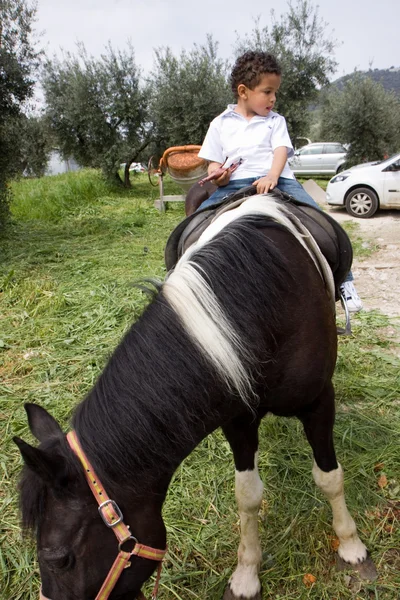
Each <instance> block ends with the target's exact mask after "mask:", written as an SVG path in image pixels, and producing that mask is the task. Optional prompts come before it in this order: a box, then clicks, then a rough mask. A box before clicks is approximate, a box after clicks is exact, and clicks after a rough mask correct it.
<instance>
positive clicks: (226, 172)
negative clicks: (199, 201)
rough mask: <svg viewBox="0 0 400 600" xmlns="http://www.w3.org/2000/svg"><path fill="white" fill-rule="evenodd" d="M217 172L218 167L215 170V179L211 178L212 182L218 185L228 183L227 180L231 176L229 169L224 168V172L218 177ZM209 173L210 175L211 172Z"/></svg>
mask: <svg viewBox="0 0 400 600" xmlns="http://www.w3.org/2000/svg"><path fill="white" fill-rule="evenodd" d="M218 172H219V169H218V170H217V171H216V172H215V174H216V175H217V177H216V179H211V181H212V183H215V185H217V186H218V187H222V186H224V185H228V183H229V180H230V178H231V172H230V171H229V169H225V170H224V172H223V173H222V175H220V176H219V177H218ZM211 175H212V173H211Z"/></svg>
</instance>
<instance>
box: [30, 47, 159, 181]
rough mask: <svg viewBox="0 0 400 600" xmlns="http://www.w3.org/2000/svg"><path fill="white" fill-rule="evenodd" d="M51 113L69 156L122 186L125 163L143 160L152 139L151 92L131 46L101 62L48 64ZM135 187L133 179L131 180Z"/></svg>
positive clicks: (77, 59)
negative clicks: (142, 79) (143, 81)
mask: <svg viewBox="0 0 400 600" xmlns="http://www.w3.org/2000/svg"><path fill="white" fill-rule="evenodd" d="M42 82H43V88H44V94H45V100H46V105H47V108H46V113H47V118H48V120H49V123H50V127H51V129H52V131H53V132H54V134H55V136H56V139H57V141H58V144H59V147H60V150H61V153H62V155H63V156H64V157H65V158H69V157H70V156H73V157H74V158H75V159H76V160H77V162H78V163H79V164H81V165H82V166H85V167H100V168H101V169H102V171H103V173H104V174H105V176H106V177H107V178H108V179H110V180H111V179H114V180H117V181H119V182H120V183H121V179H120V177H119V174H118V169H119V166H120V163H122V162H125V163H127V166H128V168H127V172H128V174H129V165H130V164H131V163H132V162H134V161H135V160H137V158H138V157H139V156H140V153H141V152H142V151H143V149H144V148H145V147H146V146H147V144H148V143H149V139H150V131H149V128H148V125H147V123H148V109H147V104H148V101H147V98H148V94H147V93H146V92H145V90H144V89H142V87H141V86H140V72H139V69H138V67H137V66H136V63H135V57H134V51H133V48H132V47H131V46H128V49H127V50H125V51H118V52H116V51H114V50H113V48H112V47H111V45H109V46H108V47H107V48H106V52H105V53H104V54H103V55H102V56H101V58H100V59H95V58H93V57H90V56H88V54H87V52H86V50H85V47H84V46H83V44H79V46H78V54H77V55H76V56H75V55H72V54H71V53H67V54H66V55H65V56H64V58H63V60H62V61H60V60H58V59H57V58H55V57H54V58H53V59H52V60H47V61H46V63H45V65H44V69H43V77H42ZM125 183H126V185H129V178H128V179H127V180H126V181H125Z"/></svg>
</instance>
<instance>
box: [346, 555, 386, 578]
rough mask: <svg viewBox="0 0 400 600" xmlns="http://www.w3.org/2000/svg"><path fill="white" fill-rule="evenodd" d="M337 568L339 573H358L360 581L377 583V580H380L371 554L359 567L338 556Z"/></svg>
mask: <svg viewBox="0 0 400 600" xmlns="http://www.w3.org/2000/svg"><path fill="white" fill-rule="evenodd" d="M336 568H337V570H338V571H353V572H354V573H357V575H358V578H359V579H363V580H365V581H375V579H377V578H378V571H377V570H376V567H375V565H374V563H373V561H372V559H371V557H370V555H369V554H368V555H367V558H366V559H365V560H364V561H363V562H362V563H359V564H358V565H352V564H350V563H348V562H346V561H344V560H343V558H340V556H339V555H337V556H336Z"/></svg>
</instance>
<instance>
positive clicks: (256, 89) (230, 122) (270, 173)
mask: <svg viewBox="0 0 400 600" xmlns="http://www.w3.org/2000/svg"><path fill="white" fill-rule="evenodd" d="M231 85H232V91H233V93H234V95H235V97H236V99H237V104H230V105H229V106H228V108H227V109H226V110H225V111H224V112H223V113H221V114H220V115H219V116H218V117H216V118H215V119H214V120H213V121H212V122H211V124H210V127H209V129H208V132H207V135H206V137H205V139H204V142H203V145H202V147H201V150H200V152H199V156H200V157H201V158H205V159H206V160H208V161H209V166H208V174H209V175H212V173H213V172H215V171H216V170H217V169H218V168H219V167H221V166H222V165H224V166H226V167H228V166H230V165H232V164H235V163H237V162H238V161H239V160H240V159H241V163H240V164H239V166H238V167H237V168H236V169H235V170H234V171H233V172H230V171H229V170H227V171H225V172H224V174H223V175H221V176H219V177H217V178H216V179H213V180H212V181H213V183H214V184H215V185H217V186H218V189H217V190H216V191H215V192H214V193H213V194H212V195H211V196H210V197H209V198H208V199H207V200H205V201H204V202H203V203H202V204H201V205H200V207H199V208H206V207H209V206H212V205H213V204H217V203H218V202H220V201H221V200H222V199H223V198H225V197H226V196H228V195H229V194H231V193H232V192H235V191H236V190H239V189H241V188H243V187H245V186H248V185H254V186H256V187H257V193H259V194H263V193H267V192H268V191H270V190H273V189H274V188H275V187H276V188H278V189H279V190H281V191H282V192H287V193H288V194H290V195H292V196H294V197H295V198H296V199H297V200H300V201H302V202H305V203H306V204H310V205H311V206H314V207H315V208H318V209H319V206H318V204H317V203H316V202H315V201H314V200H313V199H312V198H311V196H309V194H307V192H306V191H305V189H304V188H303V186H302V185H301V184H300V183H299V182H298V181H297V180H296V178H295V176H294V174H293V171H292V170H291V169H290V167H289V164H288V158H290V157H291V156H293V154H294V150H293V146H292V142H291V140H290V137H289V133H288V130H287V126H286V121H285V119H284V117H282V116H281V115H279V114H278V113H276V112H273V110H272V109H273V108H274V105H275V102H276V94H277V92H278V90H279V87H280V85H281V68H280V66H279V64H278V62H277V60H276V59H275V57H274V56H272V55H271V54H267V53H265V52H253V51H249V52H246V53H245V54H243V55H242V56H240V57H239V58H238V59H237V61H236V63H235V65H234V67H233V69H232V73H231ZM347 279H348V280H346V281H345V282H344V284H343V286H342V289H343V291H344V295H345V297H346V300H347V305H348V308H349V310H350V311H351V312H357V311H359V310H361V308H362V302H361V300H360V298H359V297H358V294H357V292H356V290H355V288H354V285H353V283H352V280H353V276H352V274H351V272H350V273H349V275H348V277H347Z"/></svg>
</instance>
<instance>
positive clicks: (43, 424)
mask: <svg viewBox="0 0 400 600" xmlns="http://www.w3.org/2000/svg"><path fill="white" fill-rule="evenodd" d="M25 410H26V413H27V415H28V423H29V428H30V430H31V432H32V433H33V435H34V436H35V438H36V439H37V440H39V442H45V441H46V440H48V439H49V438H50V437H54V436H56V437H58V436H62V435H63V432H62V429H61V427H60V426H59V424H58V423H57V421H56V420H55V419H54V418H53V417H52V416H51V415H50V414H49V413H48V412H47V410H46V409H44V408H42V407H41V406H38V405H37V404H30V403H27V404H25Z"/></svg>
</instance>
